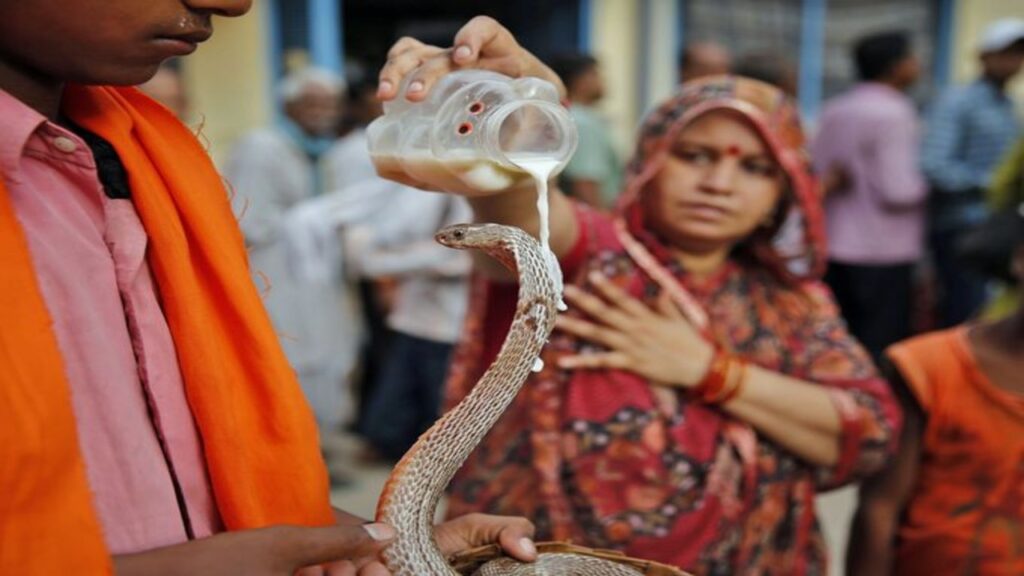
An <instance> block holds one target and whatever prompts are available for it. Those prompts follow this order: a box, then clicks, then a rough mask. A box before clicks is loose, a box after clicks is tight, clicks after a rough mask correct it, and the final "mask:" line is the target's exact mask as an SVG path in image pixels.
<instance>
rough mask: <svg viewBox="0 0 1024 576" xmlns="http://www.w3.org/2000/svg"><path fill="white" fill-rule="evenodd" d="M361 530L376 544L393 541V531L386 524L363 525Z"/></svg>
mask: <svg viewBox="0 0 1024 576" xmlns="http://www.w3.org/2000/svg"><path fill="white" fill-rule="evenodd" d="M363 530H366V532H367V533H368V534H369V535H370V538H373V539H374V540H376V541H378V542H383V541H385V540H394V539H395V529H394V528H392V527H391V526H388V525H387V524H381V523H379V522H378V523H376V524H363Z"/></svg>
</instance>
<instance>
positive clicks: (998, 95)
mask: <svg viewBox="0 0 1024 576" xmlns="http://www.w3.org/2000/svg"><path fill="white" fill-rule="evenodd" d="M1019 134H1020V124H1019V123H1018V121H1017V118H1016V116H1015V115H1014V108H1013V102H1012V101H1011V100H1010V99H1009V98H1008V97H1007V96H1006V94H1004V93H1003V92H1002V91H1000V90H999V89H998V88H997V87H996V86H995V85H993V84H992V83H991V82H989V81H987V80H984V79H979V80H976V81H975V82H973V83H971V84H968V85H966V86H961V87H957V88H953V89H951V90H949V91H947V92H946V93H945V94H943V95H942V96H941V97H940V98H939V99H938V101H937V102H936V103H935V105H934V106H933V108H932V110H931V113H930V114H929V117H928V126H927V131H926V134H925V138H924V142H923V146H922V157H921V164H922V169H923V171H924V173H925V176H926V177H927V178H928V181H929V183H930V184H931V186H932V189H933V192H934V193H933V195H932V197H933V200H934V208H935V211H934V213H933V218H934V220H933V223H932V224H933V227H934V228H937V229H951V228H958V227H961V226H966V225H970V224H973V223H976V222H979V221H981V220H982V219H983V218H984V216H985V205H984V199H983V195H982V194H980V193H979V192H980V190H981V189H984V188H987V187H988V185H989V183H990V181H991V178H992V172H993V170H994V169H995V167H996V166H997V164H998V163H999V160H1000V159H1001V158H1002V156H1003V155H1004V154H1005V153H1006V152H1007V151H1008V150H1009V148H1010V146H1012V145H1013V143H1014V141H1016V139H1017V137H1018V135H1019Z"/></svg>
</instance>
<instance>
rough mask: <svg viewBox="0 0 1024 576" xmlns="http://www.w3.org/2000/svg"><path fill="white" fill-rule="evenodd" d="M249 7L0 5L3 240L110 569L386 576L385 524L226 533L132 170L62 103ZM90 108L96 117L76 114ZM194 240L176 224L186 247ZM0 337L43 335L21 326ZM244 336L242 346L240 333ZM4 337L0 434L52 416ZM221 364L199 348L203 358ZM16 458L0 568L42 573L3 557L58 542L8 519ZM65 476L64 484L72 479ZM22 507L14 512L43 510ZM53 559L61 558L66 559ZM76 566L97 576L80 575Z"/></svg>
mask: <svg viewBox="0 0 1024 576" xmlns="http://www.w3.org/2000/svg"><path fill="white" fill-rule="evenodd" d="M250 3H251V0H146V1H144V2H142V1H139V0H0V14H2V17H0V120H2V121H0V126H2V129H0V177H2V182H0V184H2V185H0V194H2V195H4V196H6V197H5V198H0V200H2V201H3V204H4V206H3V208H4V210H6V209H7V208H8V205H9V207H10V208H11V209H13V215H14V217H15V219H14V220H12V221H10V222H16V225H11V226H9V227H8V229H7V230H0V233H2V234H3V235H5V237H6V238H11V237H15V236H16V237H17V238H19V239H20V238H23V239H24V244H26V245H27V250H28V253H29V255H30V256H31V268H32V271H31V274H33V275H34V280H35V282H34V285H35V286H37V287H38V293H39V295H40V296H41V297H42V301H43V303H44V304H45V307H46V309H47V312H48V317H49V320H50V324H49V326H41V327H40V331H44V330H46V329H49V330H50V331H52V333H53V335H54V337H55V339H56V344H57V348H58V350H59V353H60V360H61V364H62V369H63V376H64V380H66V382H67V384H68V389H69V392H70V403H71V410H72V414H73V418H74V424H75V428H76V433H77V434H76V435H77V438H78V444H79V445H78V446H77V448H78V452H79V454H80V455H81V459H82V462H83V463H84V472H85V478H86V480H87V482H88V488H89V494H90V495H91V499H92V502H91V507H90V508H91V510H92V511H94V513H95V516H96V517H97V519H98V522H99V526H100V527H101V529H102V537H103V544H104V550H105V553H107V554H109V555H110V556H112V559H113V561H112V563H111V564H112V566H113V567H114V568H115V570H116V572H117V573H118V574H122V575H132V574H145V575H147V576H152V575H162V574H191V575H206V574H209V575H221V574H239V573H244V574H261V575H291V574H293V573H296V571H299V573H301V574H303V575H307V574H308V575H313V574H324V573H326V574H354V573H356V570H357V569H358V570H359V573H360V574H386V573H387V571H386V569H385V568H384V567H383V566H382V565H380V564H379V563H377V562H376V561H375V557H376V554H377V553H378V552H379V550H380V549H381V548H382V547H383V546H385V545H386V544H387V543H388V542H389V541H390V540H391V538H393V530H392V529H391V528H390V527H388V526H385V525H382V524H367V525H365V526H364V525H362V524H364V521H363V520H362V519H359V518H356V517H354V516H351V515H349V514H346V513H344V512H342V511H335V515H336V517H337V526H332V527H319V528H316V527H306V526H282V525H278V526H270V527H265V528H260V529H251V530H240V531H235V532H226V531H225V524H226V522H224V521H223V520H224V509H223V508H221V507H220V506H223V502H221V500H222V498H223V497H224V494H222V493H221V492H220V491H218V492H217V493H216V494H215V493H214V489H213V486H212V484H211V476H212V472H213V470H212V468H211V466H209V463H210V449H211V445H212V443H211V442H210V440H211V439H210V438H207V437H205V436H204V435H202V434H200V432H199V430H198V428H197V421H198V420H199V415H198V413H197V412H196V411H195V401H196V398H195V397H194V396H193V395H192V394H191V392H192V390H191V389H189V388H188V386H186V385H184V384H183V381H184V380H185V378H183V374H184V372H185V370H184V369H183V366H184V364H181V357H182V348H183V347H184V344H185V342H183V341H181V340H180V339H179V340H177V341H176V336H175V335H174V334H173V333H174V330H172V329H171V328H172V327H171V326H169V322H168V319H167V312H166V311H165V309H164V306H166V305H167V298H166V296H167V293H164V292H162V290H161V289H162V288H164V286H162V285H160V278H159V277H158V275H157V274H155V273H154V272H153V270H152V267H153V262H152V261H151V260H150V258H151V256H152V254H151V251H150V248H151V247H152V246H153V245H154V244H155V243H156V242H155V238H153V237H151V236H150V234H149V233H148V232H147V228H148V225H147V226H144V225H143V222H142V221H141V220H140V213H141V210H137V208H139V206H138V205H137V204H136V202H137V200H136V197H135V192H137V191H138V190H134V191H133V189H132V187H133V184H132V182H135V181H137V180H132V178H130V176H132V175H131V174H129V173H128V171H126V164H128V159H127V158H122V157H120V154H119V151H118V150H115V148H114V147H113V146H112V145H111V144H110V143H109V142H107V141H106V140H105V139H104V138H101V137H99V136H97V135H96V134H95V133H93V132H90V131H88V130H85V129H84V128H82V127H81V126H79V125H76V124H75V123H73V122H72V121H70V120H69V119H68V118H67V117H65V115H64V113H63V111H62V110H63V107H62V99H63V98H64V97H65V89H66V83H68V82H75V83H78V84H87V85H101V84H116V85H126V84H129V85H130V84H138V83H140V82H142V81H145V80H146V79H147V78H149V77H150V76H151V75H152V74H153V73H154V72H155V71H156V70H157V67H158V66H159V64H160V63H161V61H163V60H164V59H166V58H168V57H171V56H175V55H179V56H181V55H186V54H188V53H190V52H192V51H193V50H195V49H196V47H197V45H198V44H199V43H201V42H202V41H203V40H205V39H206V38H208V37H209V36H210V34H211V33H212V26H211V19H212V17H213V16H229V17H230V16H240V15H242V14H244V13H245V12H246V11H247V10H248V9H249V7H250ZM132 97H133V98H134V97H135V95H133V96H132ZM138 97H139V98H142V97H141V96H138ZM65 104H66V103H65ZM147 104H148V101H147ZM90 113H91V114H92V115H93V116H95V115H97V114H103V112H102V111H92V112H89V111H87V112H86V113H85V114H86V116H88V115H89V114H90ZM139 142H141V140H140V141H139ZM133 161H134V162H136V163H138V162H139V160H138V159H137V158H136V159H133ZM201 161H202V162H204V163H207V164H208V162H209V161H208V159H206V158H203V159H202V160H201ZM193 162H194V159H193ZM208 167H209V169H210V170H212V165H208ZM134 176H135V178H138V174H136V175H134ZM208 192H209V193H210V194H213V193H216V192H223V190H209V191H208ZM10 228H14V229H15V230H11V229H10ZM17 228H20V230H17ZM192 233H194V232H193V231H191V230H181V231H180V234H181V235H183V236H185V237H187V236H188V234H192ZM164 241H165V242H166V240H164ZM19 247H20V245H19ZM7 261H8V260H5V262H7ZM10 261H15V259H14V258H12V259H11V260H10ZM14 272H15V271H13V270H9V269H5V270H2V271H0V274H3V275H5V276H6V278H4V281H3V282H0V288H3V290H4V291H5V292H4V294H0V297H8V296H9V293H8V292H6V291H8V290H10V293H17V292H16V290H15V288H17V286H16V287H15V288H11V286H14V282H13V281H10V280H11V279H12V278H15V273H14ZM23 304H24V305H26V306H28V305H30V304H31V303H29V302H27V301H26V302H24V303H23ZM14 315H15V314H13V313H12V316H14ZM8 320H9V318H6V317H5V318H3V319H2V320H0V321H3V322H5V323H6V322H7V321H8ZM240 324H241V325H243V326H244V325H245V323H244V320H242V321H240ZM3 336H4V337H5V338H7V337H13V338H18V337H19V336H24V337H26V338H38V334H27V333H26V334H22V335H18V334H14V335H12V334H9V333H6V332H5V333H4V334H3ZM239 336H240V337H249V338H252V334H249V333H244V332H240V333H239ZM10 344H11V340H9V339H8V340H4V338H0V366H3V367H4V368H3V369H0V392H2V394H0V397H2V398H4V399H5V400H4V402H5V403H6V402H8V400H11V401H13V400H18V401H19V402H21V403H22V404H23V405H25V406H26V408H27V409H26V410H23V411H22V412H19V413H16V414H15V416H16V419H17V421H16V422H11V421H8V422H5V424H4V426H5V427H6V426H15V425H17V426H20V427H21V428H22V429H28V430H36V431H38V430H45V429H46V428H47V426H48V423H47V422H33V421H32V418H35V417H36V414H37V413H40V412H42V411H41V410H36V408H40V407H39V406H33V405H31V403H30V402H25V400H24V398H26V397H30V398H34V397H32V396H30V395H28V394H25V392H26V391H25V390H19V389H18V386H24V385H25V383H26V382H32V381H33V374H21V373H15V372H14V371H13V370H11V371H8V368H7V367H9V366H21V365H19V364H18V363H17V361H18V359H17V358H12V357H11V356H12V355H11V354H10V348H9V345H10ZM213 352H216V351H213ZM218 360H219V358H218V357H217V355H216V353H211V354H209V358H208V359H207V362H208V363H216V362H218ZM254 365H258V363H256V364H254ZM193 372H194V371H193ZM39 381H40V382H41V381H42V377H40V378H39ZM279 385H280V386H293V385H294V382H291V383H289V382H287V381H283V382H280V383H279ZM186 392H190V393H189V394H186ZM237 415H238V414H229V415H228V416H232V417H237ZM8 417H10V413H8ZM49 425H50V426H52V423H51V424H49ZM204 432H209V430H208V429H205V430H204ZM281 436H282V437H283V434H282V435H281ZM34 439H35V437H24V438H19V441H24V442H31V441H33V440H34ZM14 448H15V447H14V446H11V445H6V444H5V445H4V446H3V447H0V460H7V461H8V463H9V462H10V461H11V460H8V456H9V453H8V451H9V450H10V451H11V452H10V453H13V454H17V455H18V456H23V455H24V454H25V453H26V452H25V451H22V452H17V451H15V450H14ZM309 449H310V450H316V449H317V447H316V446H315V445H313V446H310V447H309ZM39 453H40V454H41V453H42V451H39ZM68 457H69V458H71V457H72V455H71V454H68ZM12 458H13V457H12ZM17 462H19V464H18V466H21V467H22V468H21V474H22V475H21V476H20V478H21V480H20V481H19V480H18V479H17V478H13V477H12V476H11V473H12V470H11V467H10V466H4V467H0V474H2V475H3V476H4V477H3V478H2V479H3V480H4V481H5V482H8V486H9V485H10V483H11V482H14V485H15V486H17V490H18V493H17V494H13V493H5V495H4V499H5V504H4V505H3V506H0V572H2V573H14V571H17V573H19V574H28V575H35V574H41V573H50V572H47V571H46V570H45V569H43V568H41V566H43V563H40V564H39V565H35V564H33V563H32V562H31V561H29V562H28V563H27V564H26V563H24V561H22V562H20V563H19V564H18V565H15V564H14V563H13V561H12V560H11V559H12V558H15V557H17V553H18V552H19V551H17V550H13V549H12V547H14V546H16V545H18V544H19V543H20V544H26V543H29V544H31V543H36V542H40V541H50V540H52V538H47V537H46V535H45V534H42V535H41V534H38V533H35V534H28V535H26V534H25V533H24V532H25V530H26V528H25V526H24V525H22V524H19V523H18V521H17V520H16V519H15V518H16V517H17V516H15V514H14V512H12V511H11V510H12V508H10V506H9V504H10V502H9V500H10V499H12V498H16V499H17V502H19V503H23V502H26V501H31V499H30V498H27V497H26V496H25V494H26V493H31V492H32V491H33V490H37V491H38V488H35V487H33V486H31V485H27V484H29V482H28V481H27V480H25V479H26V478H36V477H38V476H39V473H38V471H35V470H33V471H32V473H31V474H29V473H28V472H27V470H28V467H31V466H34V465H36V466H38V465H42V459H41V458H40V459H39V460H38V461H36V460H20V461H17ZM271 466H273V467H276V468H280V469H285V470H287V469H288V468H289V466H290V463H289V462H287V461H281V462H276V461H275V462H272V463H271ZM60 470H63V468H61V469H60ZM72 480H73V479H69V481H68V482H66V483H62V484H60V485H62V486H70V485H71V484H72V483H73V482H72ZM19 482H20V483H19ZM295 490H296V491H301V490H303V487H302V486H296V487H295ZM57 496H58V495H57V494H53V495H52V497H54V498H56V497H57ZM248 497H249V498H250V499H257V498H259V497H260V495H259V494H257V493H255V492H254V493H252V494H249V495H248ZM323 499H324V502H326V494H324V495H323ZM296 501H298V499H297V500H296ZM17 512H18V514H22V516H21V517H28V516H32V515H34V514H37V513H38V514H41V513H42V512H37V511H34V510H28V511H25V510H21V509H19V510H18V511H17ZM74 512H78V511H68V513H74ZM231 512H232V514H235V515H237V511H231ZM328 517H329V514H328ZM83 525H90V524H89V523H88V522H86V523H84V524H83ZM531 533H532V527H531V526H530V524H529V523H528V522H526V521H525V520H522V519H509V518H498V517H488V516H474V517H468V518H463V519H459V520H456V521H453V522H451V523H448V524H446V525H442V526H440V527H439V528H438V531H437V536H438V539H439V542H440V543H441V545H442V548H444V549H445V551H446V552H448V553H452V552H455V551H458V550H460V549H462V548H465V547H470V546H474V545H478V544H486V543H490V542H497V541H499V540H500V541H501V543H502V544H503V546H504V547H505V548H506V550H507V551H508V552H510V553H511V554H513V555H514V556H516V557H519V558H521V559H526V560H529V559H531V558H532V557H533V554H534V553H533V550H532V544H531V542H530V541H529V539H528V536H529V535H530V534H531ZM68 544H69V545H70V544H72V543H71V542H69V543H68ZM48 552H52V554H53V555H54V556H58V557H59V556H60V555H61V554H62V550H60V549H52V550H48ZM46 565H47V566H49V565H52V563H49V564H46ZM76 568H81V567H76ZM87 572H88V573H95V571H94V570H92V569H84V570H83V569H79V570H77V572H76V573H87Z"/></svg>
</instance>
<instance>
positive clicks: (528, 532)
mask: <svg viewBox="0 0 1024 576" xmlns="http://www.w3.org/2000/svg"><path fill="white" fill-rule="evenodd" d="M533 532H534V528H533V524H532V523H530V521H529V520H527V519H525V518H513V517H509V516H491V515H488V514H467V515H465V516H460V517H458V518H456V519H454V520H449V521H448V522H445V523H444V524H439V525H438V526H437V527H435V528H434V537H435V538H436V539H437V545H438V546H440V548H441V552H442V553H443V554H444V555H445V556H451V555H453V554H457V553H459V552H462V551H463V550H468V549H470V548H476V547H477V546H484V545H487V544H494V543H498V544H500V545H501V548H502V549H503V550H504V551H505V552H506V553H507V554H508V555H509V556H512V557H513V558H515V559H516V560H522V561H523V562H533V561H534V560H536V559H537V548H536V547H535V546H534V545H533V540H532V538H533Z"/></svg>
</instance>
